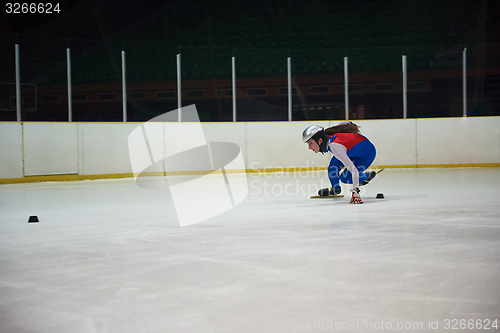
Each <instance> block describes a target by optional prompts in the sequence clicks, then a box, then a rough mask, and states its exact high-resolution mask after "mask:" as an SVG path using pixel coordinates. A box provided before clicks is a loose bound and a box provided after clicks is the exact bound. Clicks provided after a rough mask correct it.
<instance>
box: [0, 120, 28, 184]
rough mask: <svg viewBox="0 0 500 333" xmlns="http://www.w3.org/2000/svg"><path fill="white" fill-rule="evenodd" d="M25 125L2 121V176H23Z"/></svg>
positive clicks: (0, 135)
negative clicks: (23, 136)
mask: <svg viewBox="0 0 500 333" xmlns="http://www.w3.org/2000/svg"><path fill="white" fill-rule="evenodd" d="M22 133H23V127H22V124H21V123H11V122H8V123H1V122H0V178H21V177H23V146H22V145H23V138H22V135H23V134H22Z"/></svg>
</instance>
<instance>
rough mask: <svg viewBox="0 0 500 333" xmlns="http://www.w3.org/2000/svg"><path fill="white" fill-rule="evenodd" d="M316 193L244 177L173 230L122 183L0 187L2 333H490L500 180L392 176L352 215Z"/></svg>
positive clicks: (496, 302) (267, 177)
mask: <svg viewBox="0 0 500 333" xmlns="http://www.w3.org/2000/svg"><path fill="white" fill-rule="evenodd" d="M241 177H244V175H241ZM325 181H326V173H325V172H308V173H307V172H302V173H288V174H284V173H272V174H248V185H249V194H248V197H247V198H246V199H245V200H244V201H243V202H242V203H241V204H240V205H238V206H237V207H236V208H234V209H232V210H230V211H228V212H226V213H223V214H222V215H219V216H217V217H214V218H211V219H209V220H206V221H203V222H200V223H198V224H194V225H190V226H187V227H183V228H181V227H180V226H179V223H178V221H177V217H176V213H175V209H174V206H173V203H172V198H171V197H170V194H169V193H168V191H161V190H148V189H142V188H139V187H137V186H136V185H135V184H134V180H133V179H120V180H98V181H82V182H60V183H57V182H51V183H34V184H15V185H1V186H0V212H1V213H0V235H1V242H0V332H1V333H4V332H5V333H7V332H9V333H10V332H16V333H24V332H51V333H53V332H71V333H89V332H103V333H104V332H120V333H129V332H130V333H137V332H141V333H142V332H196V333H200V332H203V333H209V332H217V333H219V332H228V333H229V332H230V333H234V332H252V333H257V332H258V333H260V332H270V333H278V332H311V331H328V332H348V331H355V332H375V331H376V332H444V331H458V332H466V331H467V332H485V331H486V330H484V329H479V328H478V327H479V325H478V323H479V322H480V323H481V324H482V327H483V328H485V325H489V326H490V330H488V331H489V332H493V331H500V328H498V329H495V327H494V325H495V320H498V321H497V322H496V325H497V326H498V325H500V242H499V240H500V200H499V199H500V169H498V168H492V169H486V168H481V169H480V168H464V169H419V170H410V169H407V170H397V169H388V170H385V171H384V172H382V173H381V174H379V175H378V176H377V177H376V178H375V179H374V180H373V181H372V182H371V183H370V184H369V185H367V186H366V187H365V188H364V189H363V192H362V198H363V200H364V202H365V203H364V204H363V205H350V204H349V197H348V195H347V190H348V189H347V187H344V188H343V193H344V194H346V197H344V198H337V199H316V200H314V199H309V195H312V194H315V193H314V192H315V191H317V189H318V187H319V186H320V185H321V183H323V184H325ZM377 193H383V194H384V196H385V199H376V198H375V197H376V194H377ZM192 205H193V210H196V209H197V206H198V203H197V202H193V203H192ZM30 215H36V216H38V218H39V219H40V222H39V223H27V221H28V217H29V216H30ZM454 320H456V321H454ZM464 320H465V321H467V325H470V323H472V324H473V325H474V326H472V327H474V328H471V327H470V326H469V327H468V328H467V329H463V326H460V325H461V323H463V322H464ZM470 320H472V321H470ZM488 321H489V322H490V323H489V324H488ZM454 325H455V326H454ZM447 326H448V327H447ZM453 327H455V328H456V329H455V330H451V329H452V328H453ZM461 327H462V328H461ZM447 328H449V329H448V330H447Z"/></svg>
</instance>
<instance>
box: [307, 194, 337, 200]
mask: <svg viewBox="0 0 500 333" xmlns="http://www.w3.org/2000/svg"><path fill="white" fill-rule="evenodd" d="M343 197H344V195H343V194H339V195H326V196H319V195H313V196H312V197H311V199H327V198H343Z"/></svg>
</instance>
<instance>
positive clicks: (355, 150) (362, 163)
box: [341, 140, 376, 183]
mask: <svg viewBox="0 0 500 333" xmlns="http://www.w3.org/2000/svg"><path fill="white" fill-rule="evenodd" d="M375 155H376V150H375V146H374V145H373V144H372V143H371V142H370V141H368V140H365V141H361V142H360V143H358V144H357V145H355V146H354V147H352V148H351V149H350V150H349V151H348V153H347V156H349V158H350V159H351V160H352V162H353V163H354V165H355V166H356V169H358V171H359V182H360V183H362V182H363V181H365V180H367V179H368V178H369V177H370V173H369V172H365V171H366V169H368V167H369V166H370V165H371V164H372V163H373V160H375ZM346 171H347V170H346ZM345 176H346V177H349V176H350V178H351V183H352V175H351V174H350V172H349V174H348V175H345ZM341 179H343V178H342V177H341ZM342 182H344V180H342Z"/></svg>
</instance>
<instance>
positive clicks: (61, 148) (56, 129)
mask: <svg viewBox="0 0 500 333" xmlns="http://www.w3.org/2000/svg"><path fill="white" fill-rule="evenodd" d="M23 126H24V131H23V134H24V139H23V142H24V175H25V176H38V175H57V174H77V173H78V158H77V151H78V149H77V126H78V124H76V123H34V122H33V123H32V122H28V123H24V124H23Z"/></svg>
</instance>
